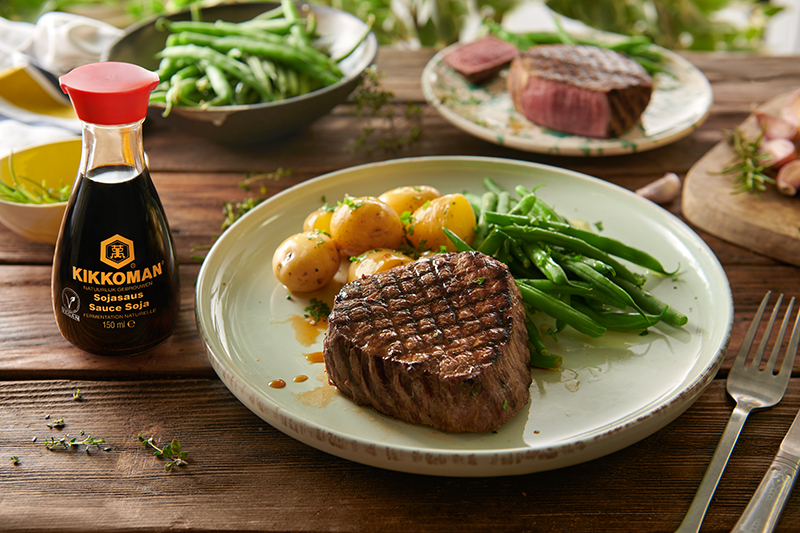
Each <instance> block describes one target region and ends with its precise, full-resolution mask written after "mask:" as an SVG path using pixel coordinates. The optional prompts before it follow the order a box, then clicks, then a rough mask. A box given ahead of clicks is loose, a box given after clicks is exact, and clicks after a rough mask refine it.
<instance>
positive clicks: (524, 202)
mask: <svg viewBox="0 0 800 533" xmlns="http://www.w3.org/2000/svg"><path fill="white" fill-rule="evenodd" d="M535 202H536V195H534V194H533V193H531V192H529V193H528V194H524V195H522V197H521V198H520V200H519V202H517V203H516V205H515V206H514V207H513V208H511V209H510V210H509V211H508V214H509V215H527V214H528V212H529V211H530V210H531V208H532V207H533V204H534V203H535Z"/></svg>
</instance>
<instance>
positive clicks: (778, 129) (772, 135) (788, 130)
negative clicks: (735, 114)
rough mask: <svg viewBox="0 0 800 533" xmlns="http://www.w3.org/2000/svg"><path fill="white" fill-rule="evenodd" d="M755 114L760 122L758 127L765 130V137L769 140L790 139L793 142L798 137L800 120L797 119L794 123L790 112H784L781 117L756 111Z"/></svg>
mask: <svg viewBox="0 0 800 533" xmlns="http://www.w3.org/2000/svg"><path fill="white" fill-rule="evenodd" d="M754 114H755V116H756V121H758V127H759V128H761V129H762V130H764V137H766V138H767V139H788V140H790V141H791V140H793V139H794V138H795V137H797V133H798V119H797V117H795V118H794V121H792V120H791V113H790V112H789V111H787V112H786V113H783V112H782V113H781V115H782V116H780V117H776V116H775V115H771V114H769V113H764V112H762V111H756V112H755V113H754Z"/></svg>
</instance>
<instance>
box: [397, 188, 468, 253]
mask: <svg viewBox="0 0 800 533" xmlns="http://www.w3.org/2000/svg"><path fill="white" fill-rule="evenodd" d="M476 223H477V222H476V220H475V212H474V211H473V210H472V206H471V205H470V203H469V200H467V198H466V197H465V196H464V195H463V194H448V195H445V196H442V197H440V198H434V199H433V200H431V201H430V202H428V203H426V204H424V205H423V206H422V207H420V208H419V209H417V210H416V211H414V214H413V220H412V221H411V224H409V225H408V226H407V227H406V233H407V234H408V240H409V241H410V242H411V244H412V245H413V246H414V248H415V249H418V250H419V249H425V250H433V251H435V252H437V251H439V250H440V249H441V247H442V246H445V247H446V248H447V251H449V252H455V251H456V247H455V246H454V245H453V243H452V242H450V239H448V238H447V235H445V234H444V232H443V231H442V228H447V229H449V230H450V231H452V232H453V233H455V234H456V235H458V236H459V237H461V239H462V240H463V241H464V242H466V243H467V244H472V241H473V240H474V239H475V225H476Z"/></svg>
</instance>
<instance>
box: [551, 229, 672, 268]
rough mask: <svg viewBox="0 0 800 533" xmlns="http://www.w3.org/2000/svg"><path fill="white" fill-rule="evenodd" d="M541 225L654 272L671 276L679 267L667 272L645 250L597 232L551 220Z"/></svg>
mask: <svg viewBox="0 0 800 533" xmlns="http://www.w3.org/2000/svg"><path fill="white" fill-rule="evenodd" d="M541 226H542V227H544V228H547V229H550V230H553V231H558V232H560V233H563V234H565V235H569V236H571V237H576V238H578V239H581V240H583V241H585V242H587V243H589V244H591V245H592V246H594V247H596V248H600V249H602V250H604V251H605V252H607V253H609V254H611V255H614V256H617V257H619V258H622V259H625V260H627V261H630V262H631V263H633V264H635V265H639V266H641V267H644V268H648V269H650V270H652V271H654V272H658V273H659V274H664V275H666V276H672V275H674V274H675V273H676V272H678V270H679V269H680V267H677V268H676V269H675V270H673V271H672V272H667V271H666V270H665V269H664V267H663V266H662V265H661V263H660V262H659V261H658V260H657V259H656V258H655V257H653V256H652V255H650V254H648V253H647V252H645V251H643V250H639V249H638V248H634V247H632V246H628V245H627V244H625V243H623V242H620V241H618V240H616V239H611V238H609V237H605V236H603V235H598V234H597V233H592V232H591V231H586V230H583V229H580V228H576V227H575V226H570V225H568V224H560V223H558V222H552V221H544V222H543V223H542V224H541Z"/></svg>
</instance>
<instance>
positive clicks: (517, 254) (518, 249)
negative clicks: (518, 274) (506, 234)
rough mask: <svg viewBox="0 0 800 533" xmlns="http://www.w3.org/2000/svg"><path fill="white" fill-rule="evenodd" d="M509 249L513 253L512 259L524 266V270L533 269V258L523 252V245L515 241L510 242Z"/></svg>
mask: <svg viewBox="0 0 800 533" xmlns="http://www.w3.org/2000/svg"><path fill="white" fill-rule="evenodd" d="M508 247H509V250H510V251H511V255H512V257H514V259H516V260H517V261H519V262H520V263H521V264H522V268H524V269H528V268H530V267H531V258H530V257H528V255H527V254H526V253H525V251H523V249H522V245H521V244H520V243H518V242H517V241H515V240H513V239H509V240H508Z"/></svg>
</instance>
